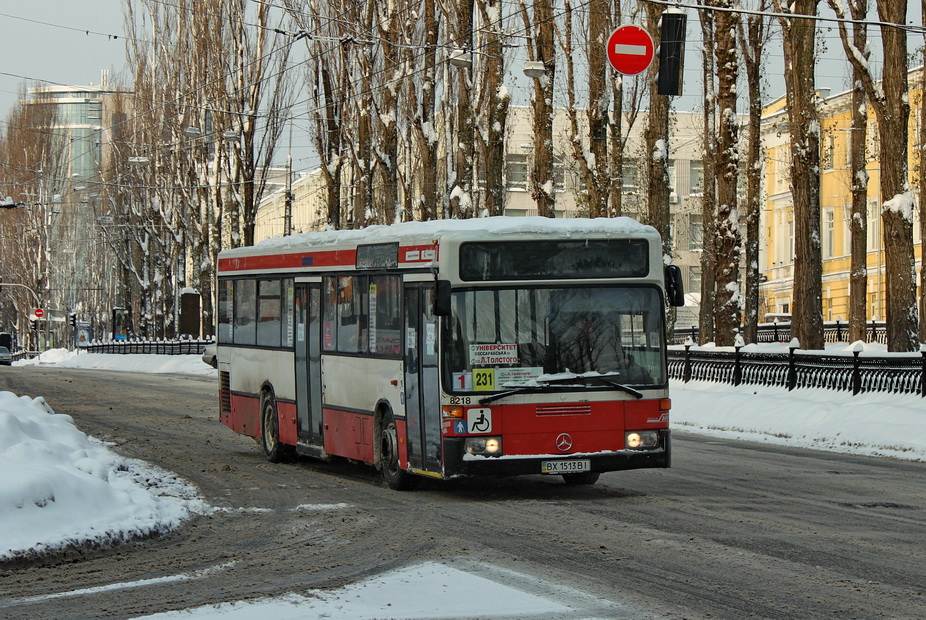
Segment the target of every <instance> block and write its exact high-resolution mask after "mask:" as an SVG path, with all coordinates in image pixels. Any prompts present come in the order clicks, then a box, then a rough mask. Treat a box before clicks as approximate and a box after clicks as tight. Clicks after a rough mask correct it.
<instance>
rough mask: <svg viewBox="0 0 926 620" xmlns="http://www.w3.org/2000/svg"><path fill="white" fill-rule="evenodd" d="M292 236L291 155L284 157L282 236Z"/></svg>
mask: <svg viewBox="0 0 926 620" xmlns="http://www.w3.org/2000/svg"><path fill="white" fill-rule="evenodd" d="M291 234H293V154H292V153H290V154H289V155H287V156H286V198H285V202H284V208H283V236H284V237H288V236H290V235H291Z"/></svg>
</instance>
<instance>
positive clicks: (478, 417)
mask: <svg viewBox="0 0 926 620" xmlns="http://www.w3.org/2000/svg"><path fill="white" fill-rule="evenodd" d="M466 425H467V426H468V427H469V432H470V433H491V432H492V410H491V409H488V408H486V407H480V408H474V409H467V410H466Z"/></svg>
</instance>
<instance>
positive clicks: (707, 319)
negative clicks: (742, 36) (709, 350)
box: [698, 9, 717, 344]
mask: <svg viewBox="0 0 926 620" xmlns="http://www.w3.org/2000/svg"><path fill="white" fill-rule="evenodd" d="M700 17H701V38H702V40H703V41H704V49H705V50H712V49H715V48H716V41H715V35H714V30H715V24H714V12H713V11H712V10H710V9H702V10H701V11H700ZM715 67H716V62H715V60H714V54H711V53H709V52H707V53H705V54H704V63H703V68H702V75H703V78H704V136H703V147H702V149H703V151H704V154H703V156H702V158H703V165H702V167H703V170H704V188H703V191H702V192H701V222H702V226H703V230H702V232H701V311H700V314H699V315H698V344H705V343H707V342H713V341H714V257H715V256H716V249H715V245H716V243H715V242H716V238H717V235H716V233H715V223H714V206H715V205H716V203H717V183H716V181H715V175H714V170H715V165H714V160H715V154H714V151H715V150H716V142H717V129H716V127H717V113H716V110H717V94H716V88H715V86H714V74H715Z"/></svg>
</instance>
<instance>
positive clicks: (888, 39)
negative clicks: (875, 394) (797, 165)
mask: <svg viewBox="0 0 926 620" xmlns="http://www.w3.org/2000/svg"><path fill="white" fill-rule="evenodd" d="M877 7H878V16H879V18H880V19H881V39H882V41H883V49H884V70H883V76H882V79H881V83H880V84H878V83H876V82H875V80H874V78H873V76H872V74H871V70H870V67H869V66H868V64H867V63H866V62H865V60H864V59H865V57H864V56H863V55H862V52H861V50H859V49H858V48H856V47H855V45H854V44H853V43H850V42H849V37H848V33H847V32H846V28H845V24H844V23H842V22H840V24H839V32H840V38H841V39H842V42H843V46H844V47H845V48H846V52H847V56H848V58H849V61H850V62H851V63H852V66H853V67H854V68H855V69H856V75H857V77H858V78H859V80H860V82H861V83H862V84H863V85H864V88H865V90H866V92H867V94H868V100H869V102H870V103H871V105H872V106H873V107H874V110H875V114H876V115H877V117H878V133H879V138H880V142H881V144H882V145H884V146H885V147H887V148H883V149H881V153H880V164H881V175H880V178H881V196H882V197H883V199H884V204H882V205H881V221H882V223H883V229H884V232H883V239H884V254H885V272H886V278H887V282H886V284H887V286H886V287H885V290H886V294H885V302H886V309H887V317H886V320H887V347H888V350H889V351H913V350H915V349H916V347H917V340H918V330H917V312H916V302H917V300H916V261H915V258H914V254H913V193H912V191H911V190H910V184H909V176H908V164H907V139H908V132H909V130H908V127H907V124H908V122H909V116H910V100H909V94H908V84H907V72H908V66H907V35H906V30H905V27H904V24H905V21H906V15H907V0H877ZM836 11H837V15H843V10H842V7H841V6H837V7H836Z"/></svg>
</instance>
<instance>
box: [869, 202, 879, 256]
mask: <svg viewBox="0 0 926 620" xmlns="http://www.w3.org/2000/svg"><path fill="white" fill-rule="evenodd" d="M880 249H881V208H880V206H879V205H878V201H877V200H870V201H869V202H868V251H869V252H871V251H873V250H880Z"/></svg>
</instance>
